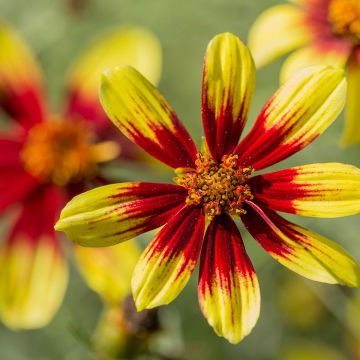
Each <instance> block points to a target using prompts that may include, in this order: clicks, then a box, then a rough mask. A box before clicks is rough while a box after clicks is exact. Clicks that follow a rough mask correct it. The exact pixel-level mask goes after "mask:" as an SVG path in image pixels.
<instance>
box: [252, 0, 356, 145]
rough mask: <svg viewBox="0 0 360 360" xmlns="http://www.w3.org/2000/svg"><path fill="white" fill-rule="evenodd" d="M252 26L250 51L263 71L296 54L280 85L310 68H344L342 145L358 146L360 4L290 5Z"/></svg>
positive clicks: (334, 0) (318, 1)
mask: <svg viewBox="0 0 360 360" xmlns="http://www.w3.org/2000/svg"><path fill="white" fill-rule="evenodd" d="M290 2H294V3H295V4H281V5H276V6H273V7H271V8H269V9H268V10H266V11H265V12H264V13H263V14H262V15H260V17H259V18H258V19H257V20H256V21H255V23H254V25H253V27H252V29H251V30H250V34H249V47H250V50H251V52H252V54H253V55H254V59H255V63H256V65H257V66H259V67H261V66H264V65H266V64H268V63H269V62H271V61H272V60H274V59H276V58H277V57H279V56H281V55H284V54H286V53H288V52H290V51H292V50H295V49H297V48H300V49H298V50H296V51H294V52H293V53H292V54H291V55H290V56H289V57H288V58H287V60H286V61H285V62H284V65H283V67H282V71H281V75H280V79H281V81H284V80H285V79H287V78H289V76H291V75H292V74H294V73H295V72H296V71H297V70H299V69H302V68H304V67H306V66H311V65H331V66H339V67H345V68H346V70H347V77H348V83H349V86H348V99H347V104H346V117H345V127H344V130H343V135H342V142H343V143H344V144H348V145H351V144H357V143H360V121H359V118H360V102H359V95H358V94H359V91H360V2H359V1H358V0H290Z"/></svg>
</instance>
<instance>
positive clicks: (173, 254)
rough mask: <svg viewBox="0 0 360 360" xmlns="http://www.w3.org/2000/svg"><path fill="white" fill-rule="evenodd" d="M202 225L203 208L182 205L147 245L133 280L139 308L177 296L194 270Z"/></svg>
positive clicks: (154, 304) (203, 220) (200, 241)
mask: <svg viewBox="0 0 360 360" xmlns="http://www.w3.org/2000/svg"><path fill="white" fill-rule="evenodd" d="M204 228H205V216H204V214H203V211H202V209H201V208H196V207H188V206H185V207H184V208H183V209H182V210H181V211H179V212H178V213H177V214H176V215H174V216H173V217H172V218H171V219H170V220H169V222H168V223H167V224H166V225H165V226H164V227H163V229H162V230H161V231H160V232H159V233H158V235H157V236H156V237H155V239H154V240H153V241H152V242H151V243H150V244H149V245H148V247H147V248H146V250H145V251H144V253H143V255H142V256H141V258H140V260H139V262H138V264H137V266H136V268H135V270H134V275H133V280H132V290H133V293H134V298H135V303H136V306H137V308H138V310H141V309H144V308H152V307H155V306H159V305H163V304H168V303H169V302H171V301H172V300H174V299H175V298H176V297H177V295H178V294H179V293H180V292H181V290H182V289H183V288H184V287H185V285H186V284H187V282H188V280H189V278H190V276H191V274H192V272H193V271H194V268H195V265H196V262H197V259H198V257H199V254H200V249H201V244H202V238H203V235H204Z"/></svg>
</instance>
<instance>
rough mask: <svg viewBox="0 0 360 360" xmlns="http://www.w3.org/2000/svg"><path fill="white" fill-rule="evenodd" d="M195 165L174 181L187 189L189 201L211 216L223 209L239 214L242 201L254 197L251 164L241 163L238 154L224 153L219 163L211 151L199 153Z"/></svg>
mask: <svg viewBox="0 0 360 360" xmlns="http://www.w3.org/2000/svg"><path fill="white" fill-rule="evenodd" d="M195 164H196V169H194V170H193V171H189V172H187V173H185V174H184V175H183V176H181V177H178V178H176V179H175V181H176V182H177V183H178V184H179V185H181V186H184V187H185V188H186V189H187V190H188V196H187V198H186V203H187V204H188V205H201V206H203V208H204V210H205V212H206V214H207V216H208V217H209V219H212V218H214V217H215V216H216V215H220V214H221V213H224V212H225V213H228V214H230V215H240V214H243V213H245V212H246V211H245V210H244V209H243V202H244V201H245V200H251V199H252V198H253V196H252V194H251V191H250V187H249V185H247V184H246V181H247V179H248V178H249V176H250V175H251V174H252V172H253V169H252V167H241V166H239V164H238V155H233V154H230V155H224V156H223V157H222V160H221V162H220V163H218V162H216V161H215V160H213V158H212V157H211V156H210V155H207V154H203V153H198V154H197V159H196V161H195Z"/></svg>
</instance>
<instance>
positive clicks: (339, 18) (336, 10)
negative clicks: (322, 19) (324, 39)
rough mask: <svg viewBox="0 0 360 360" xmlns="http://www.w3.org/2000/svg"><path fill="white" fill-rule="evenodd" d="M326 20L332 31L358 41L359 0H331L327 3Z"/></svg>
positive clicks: (359, 29)
mask: <svg viewBox="0 0 360 360" xmlns="http://www.w3.org/2000/svg"><path fill="white" fill-rule="evenodd" d="M328 20H329V22H330V23H331V25H332V30H333V33H334V34H336V35H339V36H343V37H347V38H350V39H351V40H353V41H354V42H355V43H356V44H359V43H360V1H359V0H332V1H331V2H330V5H329V11H328Z"/></svg>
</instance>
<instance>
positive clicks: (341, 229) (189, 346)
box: [0, 0, 360, 360]
mask: <svg viewBox="0 0 360 360" xmlns="http://www.w3.org/2000/svg"><path fill="white" fill-rule="evenodd" d="M276 3H278V1H275V0H252V1H248V0H195V1H194V0H182V1H175V0H82V1H81V0H77V1H76V0H72V1H70V0H32V1H28V0H0V14H1V15H0V16H1V17H2V18H3V19H5V20H6V21H7V22H10V23H12V24H13V25H15V26H16V27H17V28H18V29H19V30H20V31H21V33H22V35H23V36H24V37H25V39H26V40H27V41H28V42H29V43H30V45H31V46H32V48H33V49H34V51H35V52H36V54H37V56H38V58H39V61H40V63H41V64H42V66H43V69H44V72H45V79H46V83H47V86H48V90H49V93H50V95H49V97H50V99H51V101H52V103H53V105H54V108H56V106H58V104H59V101H60V99H61V98H60V95H61V94H62V89H63V85H64V84H63V81H64V75H65V73H66V70H67V69H68V67H69V66H70V65H71V63H72V61H73V60H74V59H75V57H76V56H78V55H79V54H80V53H81V52H82V50H83V49H84V48H85V47H86V45H87V44H88V43H89V42H90V41H91V40H92V39H94V37H96V36H98V35H99V34H100V33H101V32H102V31H103V30H104V29H106V28H107V27H108V26H113V25H118V24H123V23H133V24H139V25H143V26H146V27H147V28H149V29H151V30H152V31H153V32H154V33H155V34H156V35H157V36H158V37H159V39H160V41H161V43H162V46H163V54H164V59H163V64H164V65H163V75H162V78H161V82H160V85H159V87H160V90H161V92H162V93H163V94H164V96H165V97H166V98H167V100H168V101H169V102H170V104H171V105H172V106H173V108H174V109H175V110H176V112H177V114H178V115H179V117H180V118H181V119H182V121H183V122H184V123H185V125H186V126H187V128H188V129H189V130H190V132H191V134H192V135H193V137H194V138H195V139H198V140H199V139H200V136H201V134H202V128H201V114H200V91H201V75H202V59H203V55H204V51H205V48H206V45H207V43H208V42H209V40H210V39H211V38H212V37H213V36H214V35H215V34H217V33H219V32H223V31H231V32H233V33H235V34H237V35H239V36H240V37H241V38H242V39H243V40H246V37H247V33H248V30H249V27H250V26H251V24H252V22H253V21H254V19H255V18H256V17H257V16H258V15H259V14H260V13H261V12H262V11H263V10H264V9H265V8H267V7H269V6H271V5H273V4H276ZM74 4H75V5H76V4H77V5H78V6H80V7H79V8H78V10H76V11H74ZM280 64H281V60H280V61H278V62H276V63H274V64H272V65H270V66H268V67H266V68H265V69H262V70H260V71H259V72H258V74H257V87H256V92H255V97H254V101H253V106H252V111H251V114H250V119H249V122H248V124H247V128H248V127H249V126H251V125H252V124H253V122H254V120H255V118H256V115H257V114H258V113H259V111H260V109H261V107H262V106H263V105H264V103H265V102H266V100H267V99H268V97H269V96H270V95H271V94H272V93H273V91H274V90H275V89H276V88H277V86H278V73H279V69H280ZM342 126H343V117H342V116H341V117H340V118H339V119H338V121H336V123H335V124H334V125H332V126H331V128H330V129H329V130H327V132H326V133H325V134H324V135H323V136H322V137H320V139H318V140H316V141H315V143H314V144H312V145H311V146H309V147H308V148H307V149H306V150H304V151H302V152H300V153H299V154H297V155H295V156H293V157H292V158H291V159H289V160H286V161H284V162H283V163H281V164H280V165H278V166H277V168H283V167H286V166H293V165H300V164H306V163H313V162H331V161H340V162H345V163H352V164H355V165H357V166H360V156H359V154H360V148H359V147H352V148H347V149H344V148H341V147H339V146H338V143H339V136H340V131H341V128H342ZM115 173H116V175H117V176H119V177H122V178H126V179H132V180H137V179H141V180H149V179H151V180H153V179H157V180H162V181H167V180H170V179H171V174H163V175H159V174H157V175H155V177H154V174H152V175H149V176H148V175H146V174H144V172H141V173H140V172H138V171H134V170H133V169H132V168H131V167H128V166H124V168H119V169H115ZM151 176H152V177H151ZM296 222H297V223H299V224H301V225H304V226H307V227H310V228H311V229H313V230H315V231H317V232H320V233H321V234H323V235H325V236H328V237H330V238H332V239H333V240H335V241H338V242H339V243H340V244H342V245H343V246H344V247H345V248H347V249H348V250H350V252H351V253H352V254H353V256H354V257H355V258H356V259H357V260H360V246H359V229H360V224H359V216H353V217H348V218H343V219H312V218H301V219H300V218H297V219H296ZM5 225H6V224H5ZM242 234H244V239H245V245H246V247H247V249H248V252H249V254H250V257H251V259H252V261H253V264H254V267H255V269H256V271H257V273H258V276H259V280H260V286H261V292H262V311H261V316H260V320H259V322H258V324H257V326H256V328H255V330H254V331H253V332H252V334H251V335H250V336H249V337H247V338H246V339H245V340H244V341H243V342H242V343H240V344H239V345H236V346H233V345H230V344H228V343H227V342H226V341H225V340H223V339H221V338H218V337H217V336H216V335H215V334H214V332H213V330H212V329H211V328H210V327H209V326H208V324H207V322H206V321H205V319H204V318H203V317H202V315H201V314H200V310H199V307H198V304H197V297H196V282H197V279H196V275H195V276H193V278H192V281H191V283H190V284H189V286H187V288H186V289H185V291H184V292H183V293H182V294H181V295H180V296H179V298H178V299H177V300H176V301H174V302H173V303H172V304H171V305H169V306H168V307H167V308H166V314H165V315H167V317H168V318H169V319H170V320H169V321H170V322H171V325H172V326H173V327H175V330H176V331H180V333H181V334H182V337H183V338H182V339H181V338H180V337H178V338H177V339H176V341H175V344H173V345H171V344H170V346H175V345H176V347H177V349H180V350H181V352H182V355H181V358H183V359H204V360H215V359H242V360H270V359H271V360H273V359H276V360H277V359H280V360H282V359H285V360H301V359H304V360H305V359H306V360H308V359H310V360H312V359H315V360H316V359H325V360H326V359H330V360H331V359H350V356H351V355H350V353H351V348H350V345H349V343H350V338H351V336H350V333H354V332H356V329H355V328H354V326H353V325H352V323H351V322H350V323H349V322H348V321H347V317H349V316H347V314H346V312H347V309H348V308H349V306H348V304H347V302H348V299H351V298H352V297H353V296H354V295H355V294H356V291H355V290H348V289H342V288H340V287H336V286H326V285H321V284H316V283H311V282H307V281H304V280H302V279H300V277H299V276H297V275H296V274H293V273H290V271H288V270H287V269H285V268H282V267H281V266H280V265H279V264H277V263H276V262H275V261H273V260H272V259H271V258H270V257H269V256H268V255H267V254H266V253H265V252H264V251H263V250H262V249H261V248H260V247H259V246H258V245H257V244H256V243H255V241H253V240H252V239H251V238H250V237H249V236H247V235H246V232H245V231H242ZM150 236H151V235H146V236H144V237H143V239H141V241H142V243H143V244H145V243H146V242H147V241H148V239H149V238H150ZM71 270H72V271H71V281H70V286H69V288H68V291H67V294H66V298H65V301H64V304H63V306H62V308H61V310H60V311H59V313H58V314H57V316H56V317H55V319H54V321H53V322H52V323H51V324H50V326H48V327H46V328H44V329H41V330H36V331H35V330H34V331H19V332H11V331H9V330H7V329H6V328H5V327H2V326H1V325H0V359H1V360H29V359H36V360H43V359H44V360H45V359H46V360H48V359H49V360H50V359H51V360H58V359H59V360H75V359H76V360H78V359H80V360H83V359H84V360H86V359H92V358H93V355H92V354H91V351H89V349H88V347H87V345H86V341H84V339H83V338H86V337H87V336H90V335H91V333H92V331H93V329H94V326H95V324H96V321H97V319H98V316H99V314H100V312H101V303H100V301H99V299H98V297H97V295H96V294H94V293H93V292H91V291H90V290H89V289H88V288H87V287H86V286H85V284H84V282H83V280H82V279H81V278H80V276H79V275H78V273H77V270H76V269H75V267H74V266H72V269H71ZM350 316H351V317H352V315H350ZM358 320H359V322H360V319H358ZM171 341H172V340H170V342H171ZM359 341H360V340H359ZM308 347H310V350H311V349H313V348H314V347H315V349H317V350H316V351H319V357H318V358H317V357H314V358H312V357H311V356H310V354H309V353H305V354H303V355H302V357H296V356H297V355H296V354H293V353H292V351H293V350H291V349H293V348H295V349H299V350H306V349H307V348H308ZM323 347H325V348H326V347H330V348H332V349H333V350H328V351H329V353H327V352H326V351H327V350H325V349H324V348H323ZM289 349H290V350H289ZM310 350H309V351H310ZM333 352H335V353H333ZM298 355H299V354H298Z"/></svg>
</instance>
